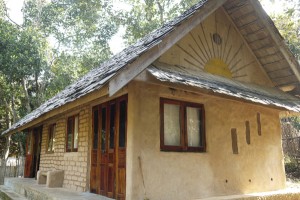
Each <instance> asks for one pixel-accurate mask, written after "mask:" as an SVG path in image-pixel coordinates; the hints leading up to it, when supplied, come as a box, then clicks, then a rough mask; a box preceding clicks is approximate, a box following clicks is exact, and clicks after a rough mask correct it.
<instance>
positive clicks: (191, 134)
mask: <svg viewBox="0 0 300 200" xmlns="http://www.w3.org/2000/svg"><path fill="white" fill-rule="evenodd" d="M200 115H201V111H200V109H199V108H193V107H187V108H186V123H187V136H188V146H190V147H199V146H202V145H201V141H200V124H201V121H200Z"/></svg>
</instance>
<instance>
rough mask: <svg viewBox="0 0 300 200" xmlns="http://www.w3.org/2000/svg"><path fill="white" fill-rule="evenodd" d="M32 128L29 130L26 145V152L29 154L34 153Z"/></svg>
mask: <svg viewBox="0 0 300 200" xmlns="http://www.w3.org/2000/svg"><path fill="white" fill-rule="evenodd" d="M32 139H33V138H32V130H30V131H29V132H28V135H27V142H26V143H27V145H26V152H27V155H31V153H32Z"/></svg>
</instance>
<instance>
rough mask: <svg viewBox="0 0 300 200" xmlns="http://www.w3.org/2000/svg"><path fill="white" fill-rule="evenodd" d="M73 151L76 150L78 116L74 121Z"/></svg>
mask: <svg viewBox="0 0 300 200" xmlns="http://www.w3.org/2000/svg"><path fill="white" fill-rule="evenodd" d="M74 121H75V122H74V149H77V148H78V125H79V124H78V116H76V117H75V120H74Z"/></svg>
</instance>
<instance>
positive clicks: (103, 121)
mask: <svg viewBox="0 0 300 200" xmlns="http://www.w3.org/2000/svg"><path fill="white" fill-rule="evenodd" d="M101 123H102V124H101V125H102V126H101V127H102V128H101V150H102V151H105V147H106V108H102V122H101Z"/></svg>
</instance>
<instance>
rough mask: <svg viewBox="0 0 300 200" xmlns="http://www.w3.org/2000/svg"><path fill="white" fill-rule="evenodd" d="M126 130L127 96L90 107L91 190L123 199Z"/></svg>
mask: <svg viewBox="0 0 300 200" xmlns="http://www.w3.org/2000/svg"><path fill="white" fill-rule="evenodd" d="M96 113H97V114H96ZM95 116H98V118H97V117H95ZM96 121H97V122H96ZM126 131H127V96H123V97H121V98H118V99H116V100H113V101H110V102H107V103H103V104H101V105H98V106H95V107H94V108H93V141H92V144H93V148H92V151H91V192H94V193H98V194H101V195H104V196H107V197H110V198H115V199H125V190H126ZM96 132H97V134H96ZM96 135H97V136H96ZM96 140H97V142H98V144H99V145H98V146H97V148H96V145H95V144H96V143H97V142H96Z"/></svg>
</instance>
